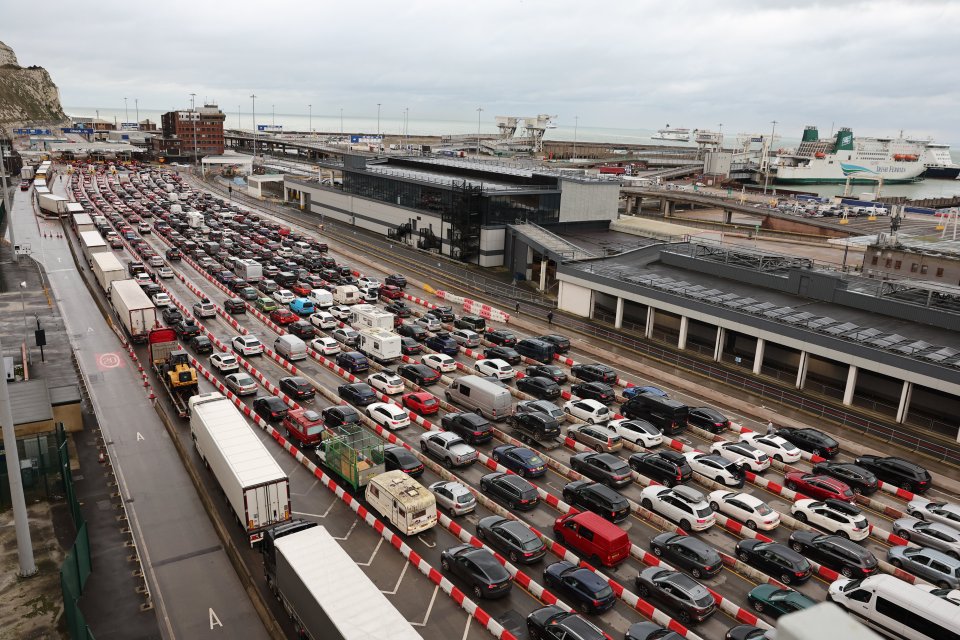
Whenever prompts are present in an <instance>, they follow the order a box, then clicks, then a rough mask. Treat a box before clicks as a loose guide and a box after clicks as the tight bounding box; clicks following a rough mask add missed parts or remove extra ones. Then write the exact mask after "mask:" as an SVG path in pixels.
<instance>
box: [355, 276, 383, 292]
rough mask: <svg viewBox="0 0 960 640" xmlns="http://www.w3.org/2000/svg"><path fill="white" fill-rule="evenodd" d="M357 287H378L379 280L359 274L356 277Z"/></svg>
mask: <svg viewBox="0 0 960 640" xmlns="http://www.w3.org/2000/svg"><path fill="white" fill-rule="evenodd" d="M357 287H358V288H360V289H369V288H371V287H375V288H377V289H379V288H380V281H379V280H377V279H376V278H373V277H371V276H360V277H359V278H357Z"/></svg>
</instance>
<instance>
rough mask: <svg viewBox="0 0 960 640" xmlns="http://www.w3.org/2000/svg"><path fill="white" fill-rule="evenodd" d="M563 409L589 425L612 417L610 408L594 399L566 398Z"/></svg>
mask: <svg viewBox="0 0 960 640" xmlns="http://www.w3.org/2000/svg"><path fill="white" fill-rule="evenodd" d="M563 411H564V412H565V413H567V414H569V415H571V416H573V417H574V418H579V419H580V420H583V421H584V422H586V423H588V424H591V425H592V424H600V423H604V422H607V421H609V420H610V418H611V417H612V414H611V413H610V409H608V408H607V407H606V406H604V405H603V404H601V403H600V402H597V401H596V400H568V401H567V402H566V403H565V404H564V405H563ZM571 429H573V427H571ZM618 439H619V438H618Z"/></svg>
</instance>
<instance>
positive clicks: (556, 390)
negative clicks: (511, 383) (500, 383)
mask: <svg viewBox="0 0 960 640" xmlns="http://www.w3.org/2000/svg"><path fill="white" fill-rule="evenodd" d="M517 389H518V390H520V391H523V392H524V393H529V394H530V395H532V396H533V397H534V398H539V399H540V400H553V399H554V398H559V397H560V393H561V391H562V390H561V389H560V385H558V384H557V383H556V382H554V381H553V380H551V379H550V378H547V377H545V376H532V377H531V376H524V377H522V378H517Z"/></svg>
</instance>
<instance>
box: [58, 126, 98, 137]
mask: <svg viewBox="0 0 960 640" xmlns="http://www.w3.org/2000/svg"><path fill="white" fill-rule="evenodd" d="M60 131H63V132H64V133H81V134H83V135H92V134H93V129H87V128H86V127H62V128H61V129H60Z"/></svg>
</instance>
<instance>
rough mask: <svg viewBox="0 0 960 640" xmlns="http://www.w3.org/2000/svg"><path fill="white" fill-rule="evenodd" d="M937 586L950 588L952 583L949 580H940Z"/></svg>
mask: <svg viewBox="0 0 960 640" xmlns="http://www.w3.org/2000/svg"><path fill="white" fill-rule="evenodd" d="M937 586H938V587H940V588H941V589H949V588H950V583H949V582H944V581H942V580H941V581H940V582H938V583H937Z"/></svg>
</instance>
